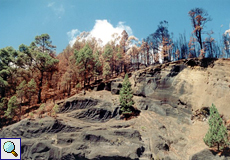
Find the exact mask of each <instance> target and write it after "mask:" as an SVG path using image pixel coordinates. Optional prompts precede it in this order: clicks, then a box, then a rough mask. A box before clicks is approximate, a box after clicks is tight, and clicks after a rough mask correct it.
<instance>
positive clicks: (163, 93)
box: [0, 59, 230, 160]
mask: <svg viewBox="0 0 230 160" xmlns="http://www.w3.org/2000/svg"><path fill="white" fill-rule="evenodd" d="M229 67H230V61H229V60H223V59H220V60H215V59H203V60H199V59H190V60H181V61H178V62H173V63H167V64H163V65H156V66H151V67H148V68H146V69H142V70H139V71H136V72H133V73H132V74H130V81H131V83H132V88H133V92H134V95H135V96H134V100H135V107H137V108H138V109H139V110H140V111H141V112H140V115H139V116H138V117H136V118H133V119H131V120H128V121H125V120H121V119H120V115H119V95H118V94H119V91H120V88H121V86H122V79H121V78H118V79H115V80H112V81H111V82H108V83H106V84H105V83H101V84H100V85H99V86H93V87H91V89H92V91H90V92H87V93H86V95H80V94H79V95H75V96H73V97H71V98H69V99H67V100H63V101H60V102H58V105H59V106H60V107H61V110H60V113H59V114H58V116H57V118H56V119H54V118H51V117H44V118H41V119H39V118H37V119H35V120H29V119H24V120H22V121H20V122H18V123H16V124H13V125H11V126H8V127H5V128H3V129H2V130H1V131H0V137H3V138H7V137H9V138H10V137H11V138H12V137H20V138H22V148H21V151H22V159H25V160H26V159H36V160H42V159H63V160H65V159H79V160H81V159H82V160H86V159H95V160H96V159H98V160H99V159H100V160H129V159H136V160H138V159H140V160H151V159H168V160H169V159H175V160H177V159H181V160H184V159H192V160H199V159H202V160H203V159H230V157H229V154H223V155H222V156H219V155H217V154H214V153H212V152H211V151H209V150H208V148H207V146H206V145H205V144H204V143H203V140H202V139H203V137H204V135H205V133H206V132H207V130H208V124H207V121H206V120H205V118H204V119H202V120H203V121H197V120H195V119H194V118H193V116H192V115H193V114H194V112H195V111H197V110H198V109H201V108H203V107H208V106H210V105H211V104H212V103H214V104H215V105H216V106H217V108H218V110H219V111H220V113H221V114H224V117H225V118H227V119H229V118H230V109H229V107H228V106H227V105H228V104H229V102H230V99H229V98H228V97H229V96H230V92H229V90H230V71H228V68H229ZM192 119H193V120H192Z"/></svg>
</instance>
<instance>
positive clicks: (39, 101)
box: [37, 71, 44, 104]
mask: <svg viewBox="0 0 230 160" xmlns="http://www.w3.org/2000/svg"><path fill="white" fill-rule="evenodd" d="M43 75H44V72H42V71H41V78H40V80H39V81H40V82H39V85H38V87H39V90H38V102H37V103H38V104H39V103H41V93H42V81H43Z"/></svg>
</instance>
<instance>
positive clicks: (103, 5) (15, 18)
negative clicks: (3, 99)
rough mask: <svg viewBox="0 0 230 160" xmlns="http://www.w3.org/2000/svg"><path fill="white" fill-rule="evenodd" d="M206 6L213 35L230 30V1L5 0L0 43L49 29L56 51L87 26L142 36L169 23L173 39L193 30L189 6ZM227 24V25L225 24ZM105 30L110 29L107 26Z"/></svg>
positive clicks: (0, 7) (97, 31) (0, 5)
mask: <svg viewBox="0 0 230 160" xmlns="http://www.w3.org/2000/svg"><path fill="white" fill-rule="evenodd" d="M195 7H201V8H203V9H205V10H207V12H208V13H209V15H210V16H211V18H212V19H213V20H212V21H210V22H208V23H207V25H206V26H207V27H206V28H205V30H213V31H214V38H216V39H218V38H219V37H220V33H221V34H222V33H223V32H224V31H225V30H227V29H229V24H230V12H229V9H230V1H229V0H0V26H1V27H0V48H4V47H6V46H12V47H14V48H15V49H18V46H19V45H20V44H22V43H23V44H26V45H29V44H30V43H31V42H32V41H33V40H34V38H35V36H36V35H41V34H42V33H48V34H49V35H50V36H51V40H52V42H53V45H56V46H57V54H58V53H60V52H61V51H62V50H63V49H65V48H66V46H67V45H68V44H69V42H70V40H73V38H74V37H75V36H76V35H77V34H79V32H82V31H89V32H90V31H91V32H92V31H93V33H94V35H98V36H100V35H103V34H104V35H105V34H108V33H110V32H107V29H106V27H108V30H109V29H110V30H112V31H118V32H120V30H121V29H128V30H129V32H128V33H129V34H132V35H134V36H136V37H137V38H138V39H139V40H141V39H142V38H146V37H147V36H148V35H149V34H151V33H153V32H154V31H155V30H156V29H157V25H158V24H159V22H160V21H162V20H167V21H168V22H169V31H170V32H173V34H174V38H176V37H178V35H179V33H184V32H186V35H187V36H188V38H187V40H189V35H190V33H191V32H192V27H191V22H190V19H189V16H188V12H189V10H191V9H192V8H195ZM221 25H222V27H221ZM105 30H106V31H105Z"/></svg>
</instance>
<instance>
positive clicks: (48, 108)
mask: <svg viewBox="0 0 230 160" xmlns="http://www.w3.org/2000/svg"><path fill="white" fill-rule="evenodd" d="M53 107H54V102H50V103H47V104H46V107H45V112H51V111H52V109H53Z"/></svg>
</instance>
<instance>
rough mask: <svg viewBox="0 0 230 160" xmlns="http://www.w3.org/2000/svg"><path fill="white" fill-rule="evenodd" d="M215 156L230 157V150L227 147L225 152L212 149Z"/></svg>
mask: <svg viewBox="0 0 230 160" xmlns="http://www.w3.org/2000/svg"><path fill="white" fill-rule="evenodd" d="M210 151H211V152H212V154H213V155H220V156H224V157H230V148H229V147H225V148H224V149H223V151H217V150H216V149H210Z"/></svg>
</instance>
